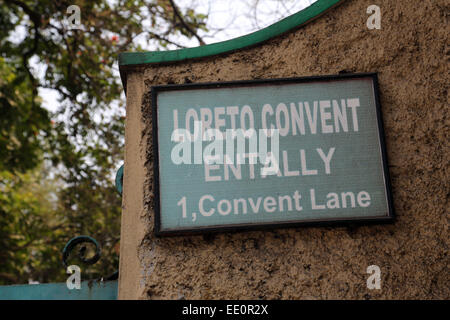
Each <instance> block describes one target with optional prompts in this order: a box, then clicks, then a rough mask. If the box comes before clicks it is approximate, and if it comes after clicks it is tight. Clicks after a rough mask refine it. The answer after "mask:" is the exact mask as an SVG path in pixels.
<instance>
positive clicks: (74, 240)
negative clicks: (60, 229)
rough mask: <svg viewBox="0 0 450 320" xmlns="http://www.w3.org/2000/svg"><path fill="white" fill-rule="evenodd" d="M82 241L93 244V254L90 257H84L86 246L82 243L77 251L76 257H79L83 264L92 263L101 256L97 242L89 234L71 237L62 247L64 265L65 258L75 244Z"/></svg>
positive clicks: (65, 263) (65, 264)
mask: <svg viewBox="0 0 450 320" xmlns="http://www.w3.org/2000/svg"><path fill="white" fill-rule="evenodd" d="M82 243H92V244H93V245H95V255H94V256H93V257H92V258H86V257H85V253H86V246H84V245H82V246H81V247H80V249H79V251H78V257H79V258H80V259H81V261H82V262H83V263H85V264H94V263H96V262H97V261H98V260H99V259H100V256H101V252H102V250H101V248H100V245H99V244H98V242H97V241H96V240H95V239H94V238H92V237H89V236H78V237H75V238H72V239H70V240H69V242H67V244H66V246H65V247H64V249H63V263H64V266H66V267H67V259H68V258H69V255H70V253H71V252H72V251H73V249H75V247H76V246H78V245H79V244H82Z"/></svg>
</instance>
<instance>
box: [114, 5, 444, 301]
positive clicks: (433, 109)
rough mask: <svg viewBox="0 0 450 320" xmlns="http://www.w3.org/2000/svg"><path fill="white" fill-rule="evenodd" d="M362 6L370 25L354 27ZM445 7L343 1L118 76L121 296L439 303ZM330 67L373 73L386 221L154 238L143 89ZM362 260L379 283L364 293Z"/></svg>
mask: <svg viewBox="0 0 450 320" xmlns="http://www.w3.org/2000/svg"><path fill="white" fill-rule="evenodd" d="M371 4H377V5H378V6H380V8H381V13H382V21H381V23H382V24H381V27H382V29H381V30H368V29H367V27H366V19H367V17H368V15H367V14H366V9H367V7H368V6H369V5H371ZM448 12H449V5H448V2H447V1H445V0H433V1H431V0H427V1H426V0H425V1H411V0H397V1H391V0H377V1H375V2H374V1H372V0H370V1H367V0H347V1H344V3H343V4H341V5H339V6H338V7H336V8H334V9H332V10H331V11H329V12H327V13H326V14H325V15H324V16H322V17H320V18H319V19H317V20H315V21H313V22H312V23H310V24H308V25H306V26H304V27H302V28H300V29H298V30H295V31H293V32H290V33H288V34H286V35H284V36H281V37H278V38H276V39H273V40H270V41H269V42H267V43H265V44H263V45H260V46H257V47H254V48H251V49H247V50H243V51H239V52H234V53H232V54H227V55H223V56H215V57H211V58H207V59H201V60H198V61H187V62H180V63H176V64H170V65H152V66H148V67H144V68H143V69H139V70H136V71H133V72H130V74H129V75H128V99H129V101H128V104H127V108H128V110H127V114H128V116H127V128H126V130H127V135H126V139H127V141H126V143H127V144H128V147H127V151H126V163H125V180H124V207H123V225H124V226H126V228H123V229H122V248H121V252H122V254H121V259H122V260H121V269H120V275H121V279H120V287H119V298H122V299H127V298H138V299H160V298H163V299H166V298H167V299H181V298H186V299H236V298H237V299H342V298H346V299H381V298H386V299H394V298H395V299H406V298H412V299H415V298H425V299H449V298H450V281H449V270H448V262H449V259H448V256H447V252H448V244H449V240H448V217H449V216H448V197H449V181H450V179H449V159H450V157H449V143H448V141H449V119H448V109H449V108H448V91H447V84H448V67H447V66H448V55H449V51H448V38H447V35H448V34H449V28H448V21H447V19H448ZM341 71H345V72H378V73H379V80H380V93H381V105H382V111H383V117H384V124H385V134H386V139H387V150H388V159H389V164H390V173H391V180H392V186H393V196H394V205H395V211H396V215H397V221H396V222H395V224H392V225H378V226H361V227H339V228H331V227H329V228H301V229H283V230H274V231H257V232H246V233H237V234H217V235H213V236H211V235H208V236H201V235H200V236H190V237H175V238H161V239H158V238H155V237H154V235H153V233H152V231H153V209H152V208H153V200H154V198H153V192H152V190H153V181H152V170H153V162H152V159H153V154H152V151H151V126H152V123H151V108H150V95H149V91H150V86H152V85H156V84H169V83H185V82H210V81H227V80H241V79H260V78H279V77H298V76H308V75H325V74H337V73H339V72H341ZM143 84H144V85H145V86H144V90H134V91H133V88H136V86H138V87H139V86H142V85H143ZM132 92H135V93H136V92H137V93H138V94H140V96H138V97H133V98H130V95H131V94H132ZM139 127H142V130H141V131H140V132H139V130H136V128H139ZM139 174H144V175H145V182H144V184H142V183H137V182H136V179H139ZM136 195H137V196H136ZM134 198H136V200H138V203H130V200H129V199H134ZM136 222H139V224H140V226H139V227H138V226H136V229H139V228H141V229H143V231H142V232H133V227H132V226H131V224H132V223H136ZM131 233H133V234H132V235H131ZM125 259H127V260H126V261H125ZM372 264H376V265H378V266H380V268H381V272H382V274H381V276H382V283H381V286H382V289H381V290H369V289H367V287H366V280H367V277H368V274H366V268H367V266H369V265H372Z"/></svg>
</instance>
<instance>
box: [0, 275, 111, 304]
mask: <svg viewBox="0 0 450 320" xmlns="http://www.w3.org/2000/svg"><path fill="white" fill-rule="evenodd" d="M117 290H118V281H117V280H116V281H82V282H81V289H79V290H78V289H72V290H69V289H68V288H67V284H66V283H44V284H24V285H12V286H0V300H117Z"/></svg>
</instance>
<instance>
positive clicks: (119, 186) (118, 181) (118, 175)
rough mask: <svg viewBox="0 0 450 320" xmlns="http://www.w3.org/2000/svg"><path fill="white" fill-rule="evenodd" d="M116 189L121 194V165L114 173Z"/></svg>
mask: <svg viewBox="0 0 450 320" xmlns="http://www.w3.org/2000/svg"><path fill="white" fill-rule="evenodd" d="M116 190H117V192H119V194H120V195H122V190H123V165H121V166H120V168H119V170H117V173H116Z"/></svg>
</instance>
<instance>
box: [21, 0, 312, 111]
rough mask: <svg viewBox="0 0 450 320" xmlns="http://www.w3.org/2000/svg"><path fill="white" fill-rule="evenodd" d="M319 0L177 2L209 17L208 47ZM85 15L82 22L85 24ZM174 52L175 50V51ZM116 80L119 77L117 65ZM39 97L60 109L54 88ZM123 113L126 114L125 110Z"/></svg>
mask: <svg viewBox="0 0 450 320" xmlns="http://www.w3.org/2000/svg"><path fill="white" fill-rule="evenodd" d="M316 1H317V0H283V1H280V0H176V1H175V3H176V4H177V5H178V6H179V7H180V9H181V11H182V12H183V11H184V9H185V8H195V10H196V12H197V13H203V14H207V15H208V20H207V27H208V29H209V30H214V31H213V32H209V33H206V32H204V31H202V30H200V31H199V32H198V33H199V35H200V36H201V37H202V38H203V39H204V41H205V42H206V44H211V43H215V42H220V41H225V40H229V39H233V38H236V37H239V36H243V35H246V34H249V33H251V32H254V31H257V30H260V29H262V28H264V27H267V26H269V25H271V24H273V23H275V22H277V21H279V20H281V19H283V18H285V17H288V16H290V15H292V14H294V13H296V12H298V11H300V10H302V9H304V8H306V7H307V6H309V5H310V4H312V3H314V2H316ZM82 14H83V13H81V23H83V20H82V19H83V16H82ZM174 40H176V41H177V42H178V43H180V44H182V45H184V46H186V47H196V46H198V45H199V43H198V41H197V40H196V39H194V38H193V39H187V38H177V39H174ZM135 41H137V42H138V43H139V44H141V46H142V47H143V48H145V49H146V50H148V51H152V50H154V49H155V48H152V45H151V44H149V43H147V42H146V40H145V37H144V36H142V37H137V38H136V39H135ZM171 49H174V48H171ZM30 64H31V65H32V66H33V68H34V70H35V72H36V73H37V74H38V76H39V74H42V75H43V74H44V72H45V65H43V64H39V63H38V61H33V60H32V61H30ZM115 70H116V73H115V76H116V77H120V76H119V72H118V66H117V65H116V68H115ZM39 94H40V96H41V97H42V98H43V106H44V107H45V108H46V109H48V110H50V111H52V112H54V111H56V110H57V108H58V106H59V103H58V93H57V91H55V90H51V89H43V88H40V89H39ZM121 113H123V115H124V114H125V110H122V111H121Z"/></svg>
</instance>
